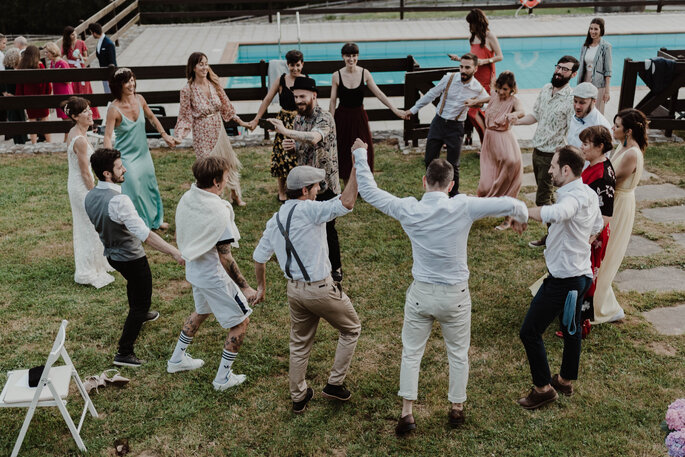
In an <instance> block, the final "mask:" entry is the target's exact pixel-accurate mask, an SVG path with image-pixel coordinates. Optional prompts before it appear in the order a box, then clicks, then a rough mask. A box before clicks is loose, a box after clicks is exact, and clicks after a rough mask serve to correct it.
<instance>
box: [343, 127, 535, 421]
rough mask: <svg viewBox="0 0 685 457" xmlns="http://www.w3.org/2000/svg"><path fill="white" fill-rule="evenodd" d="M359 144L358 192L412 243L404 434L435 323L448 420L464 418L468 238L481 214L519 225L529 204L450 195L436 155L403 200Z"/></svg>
mask: <svg viewBox="0 0 685 457" xmlns="http://www.w3.org/2000/svg"><path fill="white" fill-rule="evenodd" d="M357 141H358V142H357V143H355V147H356V148H357V149H355V151H354V152H353V154H354V159H355V164H356V165H355V166H356V170H357V183H358V187H359V194H360V195H361V197H362V198H363V199H364V200H365V201H366V202H367V203H369V204H371V205H372V206H374V207H376V208H378V209H379V210H380V211H382V212H383V213H385V214H387V215H388V216H390V217H392V218H394V219H397V220H398V221H399V222H400V223H401V224H402V228H403V229H404V231H405V232H406V233H407V235H408V236H409V240H410V241H411V245H412V255H413V258H414V265H413V266H412V276H413V277H414V282H413V283H412V284H411V286H410V287H409V290H408V291H407V296H406V297H407V298H406V302H405V305H404V326H403V328H402V366H401V369H400V390H399V392H398V393H397V394H398V395H399V396H400V397H402V398H403V401H402V403H403V404H402V414H401V416H400V419H399V422H398V424H397V427H396V428H395V432H396V433H397V434H398V435H404V434H406V433H409V432H411V431H412V430H414V429H416V422H415V421H414V417H413V415H412V405H413V402H414V401H415V400H416V398H417V394H418V383H419V369H420V365H421V357H422V356H423V352H424V349H425V347H426V342H427V341H428V337H429V336H430V333H431V328H432V326H433V321H435V320H437V321H438V322H440V325H441V327H442V334H443V338H444V339H445V346H446V347H447V358H448V359H449V379H450V381H449V392H448V395H447V398H448V400H449V401H450V402H451V403H452V404H451V407H450V410H449V415H448V419H449V423H450V425H451V426H452V427H458V426H459V425H461V424H463V423H464V417H465V416H464V408H463V403H464V402H465V401H466V384H467V381H468V376H469V363H468V351H469V345H470V339H471V296H470V294H469V287H468V279H469V269H468V266H467V261H466V260H467V259H466V244H467V241H468V236H469V230H470V229H471V225H472V224H473V222H474V221H476V220H478V219H481V218H484V217H501V216H511V217H513V219H514V221H517V222H516V223H515V224H514V226H513V227H514V229H515V230H517V231H519V233H520V230H521V229H522V224H525V223H526V222H527V220H528V210H527V209H526V205H525V204H524V203H523V202H521V201H519V200H516V199H514V198H511V197H497V198H478V197H467V196H466V195H463V194H461V195H457V196H455V197H452V198H449V196H448V195H449V192H450V190H451V189H452V186H453V185H454V182H453V181H452V177H453V176H454V172H453V169H452V165H451V164H450V163H449V162H448V161H446V160H444V159H435V160H433V161H432V162H431V163H430V165H428V168H427V169H426V175H425V176H424V177H423V187H424V189H425V190H426V192H425V193H424V195H423V198H422V199H421V200H420V201H417V200H416V199H415V198H414V197H406V198H398V197H395V196H393V195H391V194H389V193H388V192H386V191H383V190H381V189H379V188H378V186H377V185H376V182H375V181H374V178H373V174H372V173H371V170H370V168H369V164H368V162H367V158H366V154H367V153H366V147H365V145H364V144H363V143H361V141H359V140H357Z"/></svg>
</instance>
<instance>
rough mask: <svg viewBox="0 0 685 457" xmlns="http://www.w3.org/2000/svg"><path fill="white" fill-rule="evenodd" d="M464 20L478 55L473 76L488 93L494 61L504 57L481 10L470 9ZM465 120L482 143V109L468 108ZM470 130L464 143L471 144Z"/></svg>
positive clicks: (493, 75)
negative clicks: (476, 68) (473, 128)
mask: <svg viewBox="0 0 685 457" xmlns="http://www.w3.org/2000/svg"><path fill="white" fill-rule="evenodd" d="M466 22H468V24H469V31H470V32H471V37H470V38H469V45H470V46H471V53H472V54H475V56H476V57H478V70H476V73H475V74H474V75H473V76H474V77H475V78H476V80H477V81H478V82H479V83H480V85H481V86H483V88H484V89H485V90H486V91H487V92H488V94H489V93H490V90H491V89H492V84H493V82H494V81H495V62H499V61H501V60H502V59H503V57H504V56H503V54H502V49H501V48H500V46H499V41H498V40H497V37H496V36H495V34H494V33H492V32H491V31H490V28H489V25H490V23H489V22H488V18H487V17H486V16H485V13H483V11H482V10H480V9H478V8H475V9H472V10H471V12H470V13H469V14H468V15H467V16H466ZM450 58H451V59H452V60H456V61H459V60H460V58H459V56H457V55H453V54H450ZM467 120H468V122H469V123H470V124H471V126H472V127H475V129H476V131H477V132H478V136H479V137H480V141H481V143H482V142H483V134H484V129H485V119H484V115H483V111H481V110H480V109H479V108H477V107H473V108H471V109H469V112H468V118H467ZM470 132H471V128H470V127H469V128H468V134H467V138H466V140H465V144H471V133H470Z"/></svg>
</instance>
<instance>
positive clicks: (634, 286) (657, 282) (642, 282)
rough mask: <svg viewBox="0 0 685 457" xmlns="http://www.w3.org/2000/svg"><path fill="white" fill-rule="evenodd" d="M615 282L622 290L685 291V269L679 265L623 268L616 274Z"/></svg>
mask: <svg viewBox="0 0 685 457" xmlns="http://www.w3.org/2000/svg"><path fill="white" fill-rule="evenodd" d="M614 284H615V285H616V287H618V290H620V291H621V292H630V291H636V292H649V291H654V292H673V291H678V292H685V270H683V269H681V268H678V267H654V268H650V269H648V270H632V269H629V270H623V271H621V272H619V273H618V274H617V275H616V279H614Z"/></svg>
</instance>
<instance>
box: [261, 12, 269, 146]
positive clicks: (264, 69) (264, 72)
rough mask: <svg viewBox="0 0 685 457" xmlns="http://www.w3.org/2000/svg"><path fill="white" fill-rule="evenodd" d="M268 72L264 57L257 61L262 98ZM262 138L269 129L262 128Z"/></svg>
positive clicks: (266, 87)
mask: <svg viewBox="0 0 685 457" xmlns="http://www.w3.org/2000/svg"><path fill="white" fill-rule="evenodd" d="M269 4H270V3H269ZM268 74H269V66H268V65H267V64H266V61H264V59H262V60H260V61H259V76H260V78H261V80H262V93H263V94H262V99H263V98H264V97H266V94H267V93H268V92H269V87H268V86H267V85H266V76H267V75H268ZM264 139H265V140H268V139H269V130H268V129H264Z"/></svg>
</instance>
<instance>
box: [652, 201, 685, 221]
mask: <svg viewBox="0 0 685 457" xmlns="http://www.w3.org/2000/svg"><path fill="white" fill-rule="evenodd" d="M642 214H644V215H645V217H646V218H647V219H650V220H653V221H654V222H665V223H679V224H685V205H680V206H666V207H662V208H646V209H643V210H642Z"/></svg>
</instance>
